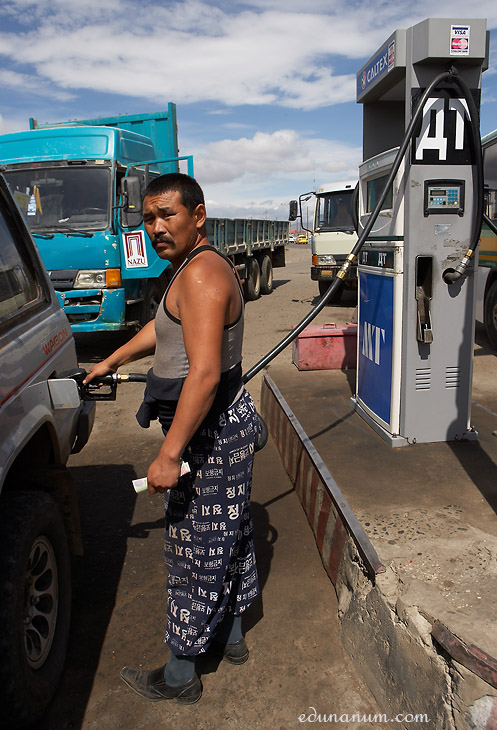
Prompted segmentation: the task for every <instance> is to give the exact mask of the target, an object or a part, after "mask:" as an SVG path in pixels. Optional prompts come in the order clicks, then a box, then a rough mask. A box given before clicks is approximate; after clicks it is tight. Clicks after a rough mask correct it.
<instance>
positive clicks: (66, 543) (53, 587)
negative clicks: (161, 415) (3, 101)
mask: <svg viewBox="0 0 497 730" xmlns="http://www.w3.org/2000/svg"><path fill="white" fill-rule="evenodd" d="M76 368H77V360H76V350H75V346H74V340H73V336H72V332H71V328H70V326H69V322H68V320H67V318H66V316H65V315H64V313H63V312H62V311H61V309H60V306H59V304H58V302H57V298H56V296H55V293H54V291H53V289H52V285H51V284H50V281H49V278H48V276H47V273H46V271H45V268H44V266H43V264H42V262H41V259H40V257H39V255H38V252H37V250H36V247H35V245H34V242H33V239H32V238H31V235H30V234H29V232H28V230H27V228H26V226H25V224H24V221H23V219H22V216H21V214H20V212H19V209H18V208H17V205H16V204H15V201H14V200H13V198H12V196H11V194H10V192H9V189H8V187H7V185H6V183H5V180H4V178H3V177H2V175H1V174H0V657H1V661H0V710H1V722H2V723H6V725H5V724H2V727H8V728H12V729H14V728H19V727H23V726H24V725H26V724H28V723H32V722H33V721H35V720H37V719H38V718H39V717H41V715H42V714H43V712H44V710H45V707H46V706H47V705H48V703H49V702H50V700H51V698H52V696H53V694H54V692H55V690H56V688H57V685H58V682H59V679H60V675H61V673H62V669H63V664H64V659H65V654H66V647H67V641H68V632H69V618H70V606H71V578H70V552H73V553H75V554H81V553H82V540H81V534H80V528H79V519H78V508H77V498H76V492H75V489H74V485H73V483H72V479H71V475H70V473H69V471H68V470H67V468H66V462H67V459H68V458H69V455H70V454H71V453H75V452H77V451H79V450H80V449H81V448H82V447H83V446H84V444H85V443H86V442H87V440H88V437H89V435H90V432H91V428H92V425H93V418H94V405H95V404H94V403H92V402H86V401H85V402H82V401H81V399H80V396H79V393H78V388H77V386H76V383H75V381H74V380H72V379H70V378H67V377H64V374H67V373H69V372H71V371H75V370H76Z"/></svg>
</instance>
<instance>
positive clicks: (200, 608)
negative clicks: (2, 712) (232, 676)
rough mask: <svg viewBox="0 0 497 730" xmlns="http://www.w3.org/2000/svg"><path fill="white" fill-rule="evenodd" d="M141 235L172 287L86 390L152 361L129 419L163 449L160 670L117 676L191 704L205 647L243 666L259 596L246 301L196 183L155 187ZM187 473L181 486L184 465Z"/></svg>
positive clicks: (171, 181) (179, 179)
mask: <svg viewBox="0 0 497 730" xmlns="http://www.w3.org/2000/svg"><path fill="white" fill-rule="evenodd" d="M143 219H144V223H145V230H146V232H147V234H148V236H149V238H150V241H151V243H152V246H153V248H154V249H155V252H156V253H157V255H158V256H159V257H160V258H162V259H165V260H168V261H170V262H171V265H172V271H173V274H174V275H173V277H172V279H171V281H170V283H169V286H168V288H167V290H166V293H165V295H164V298H163V300H162V302H161V304H160V307H159V309H158V312H157V315H156V318H155V321H152V322H149V323H148V324H147V325H145V327H143V329H142V330H140V332H138V334H137V335H135V337H133V338H132V339H131V340H130V341H129V342H128V343H126V344H125V345H123V346H122V347H120V348H119V349H118V350H116V351H115V352H114V353H113V354H112V355H110V356H109V357H108V358H107V359H106V360H104V361H103V362H101V363H99V364H98V365H96V366H95V367H94V368H92V370H91V372H90V373H89V374H88V376H87V378H86V381H87V382H89V381H90V380H92V379H93V378H94V377H95V376H101V375H105V374H108V373H110V372H115V371H116V370H117V369H118V368H119V367H121V366H122V365H125V364H127V363H130V362H132V361H134V360H137V359H139V358H141V357H144V356H146V355H150V354H152V353H155V356H154V363H153V368H152V369H151V370H150V371H149V373H148V375H147V387H146V390H145V396H144V401H143V403H142V406H141V407H140V410H139V412H138V414H137V418H138V421H139V423H140V424H141V425H142V426H143V427H145V428H146V427H148V426H149V424H150V420H151V419H154V418H158V419H159V422H160V423H161V425H162V428H163V431H164V434H165V439H164V442H163V444H162V446H161V449H160V451H159V453H158V455H157V457H156V459H155V460H154V461H153V462H152V464H151V465H150V467H149V469H148V473H147V478H148V491H149V492H150V493H151V494H155V493H157V492H159V493H165V508H166V532H165V562H166V565H167V568H168V578H167V595H168V598H167V628H166V633H165V639H164V640H165V642H166V644H168V646H169V648H170V650H171V653H170V659H169V661H168V662H167V664H166V666H165V667H161V668H159V669H155V670H151V671H144V670H138V669H133V668H132V667H124V669H123V670H122V672H121V677H122V679H123V680H124V682H126V684H127V685H128V686H129V687H131V688H132V689H133V690H134V691H135V692H137V693H138V694H140V695H141V696H142V697H146V698H147V699H150V700H162V699H172V700H175V701H177V702H182V703H185V704H190V703H193V702H196V701H197V700H198V699H200V696H201V693H202V687H201V683H200V679H199V677H198V676H197V674H196V673H195V657H196V656H197V655H198V654H199V653H201V652H204V651H206V650H207V649H208V648H209V647H210V646H211V645H212V644H217V645H218V647H222V650H223V654H224V658H225V659H226V660H227V661H229V662H231V663H234V664H241V663H243V662H244V661H246V660H247V659H248V649H247V645H246V643H245V639H244V638H243V635H242V632H241V614H242V613H243V611H244V610H245V609H246V608H247V607H248V606H249V605H250V603H251V602H252V601H253V600H254V598H255V597H256V595H257V594H258V581H257V569H256V565H255V555H254V549H253V539H252V521H251V517H250V512H249V502H250V487H251V477H252V463H253V454H254V450H255V442H256V439H257V434H258V418H257V413H256V410H255V406H254V403H253V401H252V399H251V397H250V395H249V394H248V393H247V392H246V391H245V389H244V388H243V384H242V379H241V375H242V372H241V347H242V336H243V294H242V291H241V287H240V282H239V279H238V276H237V274H236V271H235V269H234V268H233V266H232V264H231V262H229V261H228V259H226V258H225V257H223V256H222V255H221V254H219V253H218V252H217V251H216V249H214V248H213V247H212V246H211V245H210V244H209V242H208V240H207V236H206V230H205V219H206V212H205V203H204V196H203V193H202V190H201V188H200V186H199V185H198V183H197V182H196V181H195V180H193V178H190V177H189V176H187V175H182V174H180V173H173V174H170V175H163V176H161V177H159V178H156V179H154V180H153V181H152V182H151V183H150V185H149V186H148V188H147V190H146V192H145V196H144V201H143ZM182 459H183V460H184V461H185V462H187V463H188V464H189V466H190V469H191V473H190V474H189V475H185V476H181V477H180V463H181V460H182Z"/></svg>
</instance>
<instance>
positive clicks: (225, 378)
mask: <svg viewBox="0 0 497 730" xmlns="http://www.w3.org/2000/svg"><path fill="white" fill-rule="evenodd" d="M185 379H186V378H174V379H169V378H158V377H157V376H156V375H154V372H153V369H152V368H150V370H149V371H148V373H147V385H146V387H145V393H144V395H143V402H142V404H141V406H140V408H139V409H138V412H137V414H136V420H137V421H138V423H139V424H140V426H141V427H142V428H149V426H150V421H155V420H157V419H158V420H159V423H160V424H161V426H162V427H163V428H165V429H168V428H169V427H170V425H171V423H172V422H173V418H174V414H175V413H176V407H177V405H178V400H179V397H180V395H181V390H182V388H183V383H184V382H185ZM242 385H243V383H242V364H241V363H238V365H235V366H234V367H232V368H230V370H226V372H224V373H221V379H220V381H219V385H218V388H217V392H216V396H215V398H214V401H213V403H212V406H211V407H210V410H209V412H208V414H207V416H206V417H205V419H204V423H206V422H208V421H210V420H211V419H212V418H214V417H216V416H218V415H219V414H221V413H223V412H224V411H225V410H226V409H227V408H228V407H229V406H230V405H231V404H232V403H233V401H234V399H235V397H236V395H237V393H238V392H239V390H240V389H241V387H242Z"/></svg>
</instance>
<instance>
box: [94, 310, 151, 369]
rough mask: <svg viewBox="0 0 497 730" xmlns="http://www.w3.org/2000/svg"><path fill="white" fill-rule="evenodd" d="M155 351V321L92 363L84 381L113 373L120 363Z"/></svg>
mask: <svg viewBox="0 0 497 730" xmlns="http://www.w3.org/2000/svg"><path fill="white" fill-rule="evenodd" d="M154 352H155V322H154V321H153V320H152V321H151V322H147V324H146V325H145V326H144V327H143V328H142V329H141V330H140V331H139V332H137V334H136V335H135V336H134V337H132V338H131V340H129V342H126V344H125V345H123V346H122V347H119V348H118V349H117V350H115V351H114V352H113V353H112V355H109V357H107V358H105V360H102V362H99V363H97V364H96V365H94V366H93V367H92V368H91V370H90V372H89V373H88V375H87V376H86V378H85V380H84V382H85V383H89V382H90V381H91V380H93V378H95V377H101V376H102V375H108V374H109V373H115V372H116V370H117V369H118V368H120V367H121V366H122V365H127V363H129V362H134V361H135V360H139V359H140V358H142V357H146V356H147V355H152V354H153V353H154Z"/></svg>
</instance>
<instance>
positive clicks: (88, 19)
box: [0, 0, 497, 109]
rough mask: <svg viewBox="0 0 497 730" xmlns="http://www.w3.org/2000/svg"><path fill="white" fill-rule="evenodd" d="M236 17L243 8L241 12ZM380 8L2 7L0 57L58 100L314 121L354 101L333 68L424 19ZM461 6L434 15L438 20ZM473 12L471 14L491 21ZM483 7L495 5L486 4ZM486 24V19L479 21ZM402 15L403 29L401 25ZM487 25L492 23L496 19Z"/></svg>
mask: <svg viewBox="0 0 497 730" xmlns="http://www.w3.org/2000/svg"><path fill="white" fill-rule="evenodd" d="M240 5H241V4H240ZM405 5H406V7H402V3H401V4H400V7H399V4H398V3H388V2H383V3H381V4H380V5H379V6H378V5H371V4H370V3H366V2H365V0H361V1H360V2H356V3H351V4H349V3H345V2H341V1H340V2H335V3H331V4H330V3H324V2H322V1H320V0H311V2H308V3H307V4H306V6H305V10H302V6H301V4H300V3H296V2H290V3H287V2H286V0H285V3H283V2H279V0H269V1H268V2H264V3H262V2H257V0H252V2H250V1H249V2H245V3H243V5H241V7H242V8H243V9H242V10H241V11H239V12H236V13H235V12H233V10H234V9H236V5H235V8H234V7H233V5H231V6H229V7H228V6H227V5H224V6H223V4H222V3H220V2H217V3H215V2H207V1H202V0H184V1H183V2H176V3H174V2H173V3H168V4H167V6H164V5H162V4H160V3H158V2H145V3H143V4H142V5H141V6H140V10H139V11H138V12H137V6H136V4H135V3H133V4H132V3H131V2H130V0H111V2H106V3H101V2H100V0H89V1H87V2H85V3H80V2H79V0H78V1H76V0H40V1H39V2H37V3H34V2H32V0H10V1H9V0H7V2H4V4H3V8H2V12H3V14H4V15H6V16H7V17H9V18H15V20H16V22H17V23H19V24H20V25H21V27H23V26H24V32H23V33H22V38H20V37H19V31H18V29H17V28H16V29H15V31H13V32H8V31H4V32H3V33H0V54H2V55H4V56H5V57H6V58H8V59H10V61H11V62H12V64H15V63H17V62H18V61H19V60H20V57H19V47H20V42H21V41H22V63H23V64H30V65H32V67H33V69H34V70H35V72H36V73H37V74H38V75H39V76H40V77H41V79H45V80H47V81H50V82H51V83H53V84H56V85H58V86H59V87H61V88H62V89H66V90H67V89H74V90H75V89H93V90H96V91H102V92H107V93H119V94H125V95H129V96H135V97H141V98H143V97H146V98H150V99H151V98H154V99H155V100H157V101H158V102H160V103H162V102H164V101H166V100H169V99H171V98H174V99H175V100H176V102H177V103H190V102H195V101H207V100H216V101H218V102H220V103H223V104H226V105H240V104H279V105H282V106H287V107H292V108H301V109H314V108H319V107H323V106H327V105H329V104H337V103H342V102H346V101H350V100H353V98H354V93H355V87H354V79H355V67H354V72H353V73H350V72H349V73H343V72H337V71H336V69H334V67H333V64H332V58H331V54H333V55H334V57H335V59H336V58H338V57H342V58H344V59H363V58H365V57H367V56H369V55H370V54H371V53H372V52H374V50H375V49H376V48H377V47H378V45H379V44H381V43H382V42H383V41H384V40H385V36H387V35H388V33H389V32H391V30H393V29H394V28H395V27H398V26H399V25H400V26H401V27H402V26H404V27H405V26H406V25H407V24H411V23H412V22H415V21H416V20H419V19H421V18H422V17H424V15H425V13H426V14H429V13H430V10H432V8H431V6H430V3H428V2H427V1H426V0H425V2H421V3H420V4H418V5H416V6H415V14H414V13H413V12H412V6H411V5H407V3H406V4H405ZM458 5H459V6H460V7H463V5H464V3H463V2H462V0H460V1H459V2H458V0H455V1H454V2H453V3H451V4H450V6H449V3H448V2H446V3H443V5H442V7H440V6H439V8H438V9H439V13H438V14H444V11H445V13H446V12H447V11H448V9H449V7H450V12H451V14H454V13H455V12H456V11H457V7H458ZM488 5H489V3H484V2H483V1H482V0H479V1H478V0H476V2H475V3H473V5H472V8H471V12H472V14H473V15H476V14H477V13H478V11H480V10H481V11H483V9H484V6H485V10H486V11H488V12H490V11H491V12H492V14H493V15H494V16H495V15H496V14H497V11H495V10H492V9H491V8H490V7H487V6H488ZM492 5H493V4H492ZM488 12H487V14H488ZM406 13H411V17H406ZM494 21H495V17H494Z"/></svg>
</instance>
